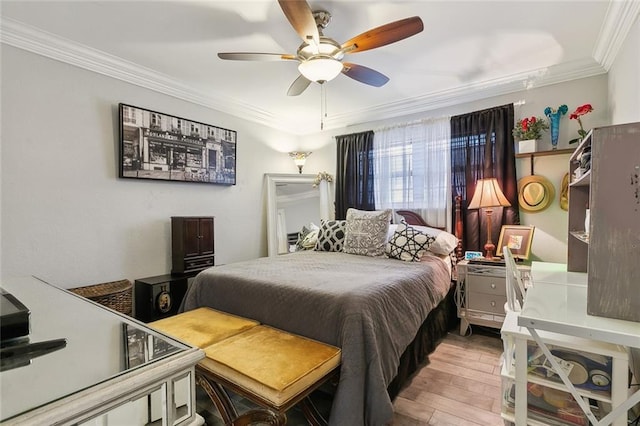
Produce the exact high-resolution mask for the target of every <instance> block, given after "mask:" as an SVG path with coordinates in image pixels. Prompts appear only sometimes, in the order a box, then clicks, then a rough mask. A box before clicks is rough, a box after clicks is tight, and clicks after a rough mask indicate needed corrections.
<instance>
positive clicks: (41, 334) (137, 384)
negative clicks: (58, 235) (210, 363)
mask: <svg viewBox="0 0 640 426" xmlns="http://www.w3.org/2000/svg"><path fill="white" fill-rule="evenodd" d="M0 286H1V287H2V288H3V289H4V290H5V291H7V292H9V293H11V294H13V295H14V296H15V297H16V298H17V299H19V301H20V302H21V303H22V304H24V305H25V306H26V307H27V308H28V309H29V310H30V334H29V336H28V342H29V343H36V342H43V341H50V340H54V339H66V344H65V345H64V346H63V347H61V348H59V349H57V350H54V351H51V352H48V353H45V354H42V355H39V356H34V357H24V359H18V361H19V362H8V363H5V365H4V366H3V368H2V372H0V398H1V399H0V422H1V423H2V424H3V425H24V424H34V425H44V424H46V425H59V424H60V425H65V424H80V425H101V426H104V425H123V424H126V425H131V426H134V425H147V424H158V425H169V426H173V425H195V424H202V418H201V417H200V416H198V415H197V414H196V412H195V379H194V366H195V365H196V364H197V363H198V361H199V360H200V359H202V358H203V357H204V353H203V352H202V351H201V350H199V349H197V348H193V347H191V346H188V345H186V344H183V343H181V342H179V341H177V340H175V339H172V338H170V337H168V336H166V335H163V334H161V333H158V332H156V331H154V330H152V329H150V328H148V327H147V326H145V325H144V324H143V323H141V322H139V321H136V320H135V319H133V318H130V317H127V316H125V315H122V314H119V313H117V312H115V311H112V310H110V309H107V308H104V307H103V306H101V305H98V304H95V303H93V302H90V301H88V300H87V299H83V298H81V297H80V296H77V295H75V294H73V293H71V292H68V291H66V290H62V289H60V288H57V287H55V286H52V285H49V284H47V283H45V282H43V281H41V280H38V279H36V278H33V277H28V278H19V279H12V280H6V281H3V282H2V283H1V284H0ZM23 340H24V339H23ZM23 343H24V342H23ZM3 345H4V346H6V342H3ZM16 356H17V355H16Z"/></svg>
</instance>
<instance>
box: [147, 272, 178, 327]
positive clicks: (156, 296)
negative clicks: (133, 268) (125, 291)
mask: <svg viewBox="0 0 640 426" xmlns="http://www.w3.org/2000/svg"><path fill="white" fill-rule="evenodd" d="M187 287H188V277H187V276H185V275H182V276H176V275H168V274H167V275H158V276H155V277H147V278H140V279H137V280H136V282H135V295H136V296H135V305H136V312H135V317H136V318H137V319H139V320H140V321H144V322H150V321H156V320H159V319H162V318H166V317H169V316H171V315H175V314H177V313H178V308H180V304H181V303H182V299H184V295H185V294H186V293H187Z"/></svg>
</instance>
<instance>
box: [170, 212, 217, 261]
mask: <svg viewBox="0 0 640 426" xmlns="http://www.w3.org/2000/svg"><path fill="white" fill-rule="evenodd" d="M214 242H215V235H214V226H213V217H184V216H174V217H172V218H171V252H172V254H171V258H172V267H171V273H173V274H193V273H196V272H199V271H202V270H203V269H206V268H209V267H211V266H213V265H214V263H215V262H214V257H215V248H214Z"/></svg>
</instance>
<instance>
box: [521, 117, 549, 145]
mask: <svg viewBox="0 0 640 426" xmlns="http://www.w3.org/2000/svg"><path fill="white" fill-rule="evenodd" d="M548 129H549V125H548V124H547V122H546V121H545V120H544V118H539V117H528V118H523V119H522V120H520V121H518V122H517V123H516V127H515V128H514V129H513V136H514V137H515V138H518V139H520V140H528V139H540V138H541V137H542V131H543V130H548Z"/></svg>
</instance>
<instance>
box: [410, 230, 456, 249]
mask: <svg viewBox="0 0 640 426" xmlns="http://www.w3.org/2000/svg"><path fill="white" fill-rule="evenodd" d="M411 226H412V227H414V228H415V229H417V230H418V231H420V232H422V233H424V234H427V235H431V236H432V237H435V239H436V241H435V242H434V243H433V244H431V247H429V251H431V252H433V253H435V254H444V255H446V254H449V253H451V252H452V251H453V250H455V248H456V247H457V246H458V238H456V236H455V235H453V234H450V233H448V232H447V231H443V230H441V229H436V228H430V227H428V226H419V225H411Z"/></svg>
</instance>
